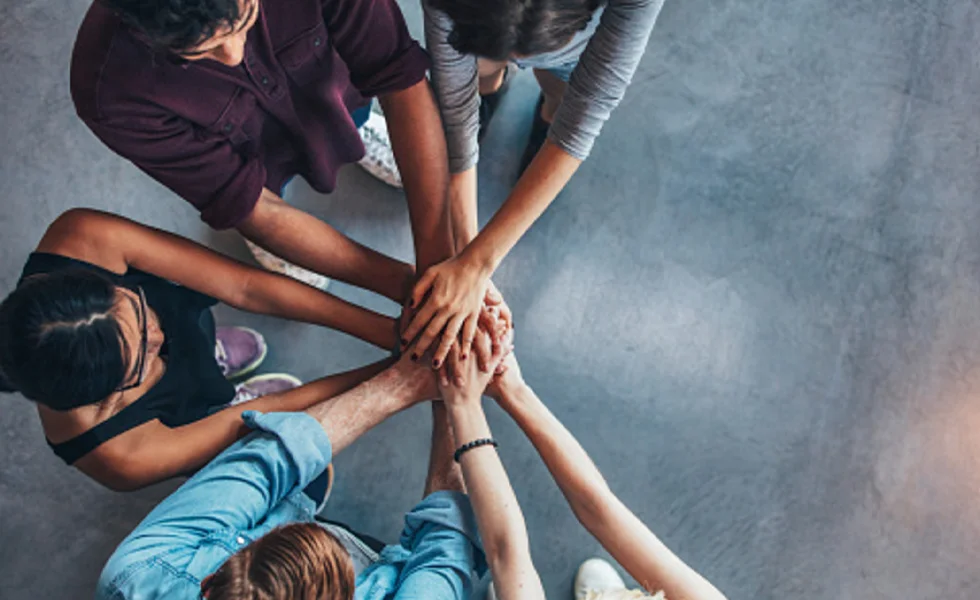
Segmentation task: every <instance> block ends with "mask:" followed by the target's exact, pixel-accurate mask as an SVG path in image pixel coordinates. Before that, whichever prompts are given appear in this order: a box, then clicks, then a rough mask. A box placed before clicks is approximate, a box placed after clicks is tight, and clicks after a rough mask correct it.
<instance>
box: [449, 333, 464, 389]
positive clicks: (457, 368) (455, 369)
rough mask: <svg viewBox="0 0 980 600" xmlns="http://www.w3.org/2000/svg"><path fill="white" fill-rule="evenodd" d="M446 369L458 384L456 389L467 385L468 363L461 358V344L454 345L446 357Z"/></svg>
mask: <svg viewBox="0 0 980 600" xmlns="http://www.w3.org/2000/svg"><path fill="white" fill-rule="evenodd" d="M446 369H448V370H449V372H450V374H451V375H452V376H453V380H454V381H455V383H456V387H460V388H461V387H463V386H464V385H466V363H464V362H463V360H462V358H460V351H459V344H458V343H457V344H453V345H452V348H451V349H450V350H449V356H447V357H446Z"/></svg>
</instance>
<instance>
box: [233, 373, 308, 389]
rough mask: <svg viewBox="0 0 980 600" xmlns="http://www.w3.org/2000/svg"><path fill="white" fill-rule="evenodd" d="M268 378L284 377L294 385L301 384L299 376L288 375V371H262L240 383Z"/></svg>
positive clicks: (244, 383) (245, 383)
mask: <svg viewBox="0 0 980 600" xmlns="http://www.w3.org/2000/svg"><path fill="white" fill-rule="evenodd" d="M268 379H285V380H286V381H289V382H290V383H292V384H294V385H295V387H299V386H301V385H303V380H301V379H300V378H299V377H295V376H293V375H290V374H289V373H264V374H262V375H256V376H255V377H250V378H248V379H247V380H245V381H243V382H242V385H247V384H249V383H252V382H259V381H266V380H268Z"/></svg>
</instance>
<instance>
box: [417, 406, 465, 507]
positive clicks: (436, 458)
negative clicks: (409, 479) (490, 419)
mask: <svg viewBox="0 0 980 600" xmlns="http://www.w3.org/2000/svg"><path fill="white" fill-rule="evenodd" d="M455 450H456V443H455V441H454V439H453V432H452V428H451V425H450V423H449V413H448V411H447V410H446V405H445V404H443V403H442V402H433V403H432V447H431V449H430V451H429V473H428V475H427V476H426V479H425V492H424V495H425V496H428V495H429V494H431V493H433V492H437V491H439V490H451V491H456V492H465V491H466V485H464V483H463V472H462V471H461V470H460V468H459V465H458V464H456V461H455V460H453V453H454V452H455Z"/></svg>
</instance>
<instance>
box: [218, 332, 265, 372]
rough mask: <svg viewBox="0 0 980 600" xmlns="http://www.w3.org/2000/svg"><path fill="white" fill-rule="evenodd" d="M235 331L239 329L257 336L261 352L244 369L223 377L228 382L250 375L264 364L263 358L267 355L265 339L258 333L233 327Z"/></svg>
mask: <svg viewBox="0 0 980 600" xmlns="http://www.w3.org/2000/svg"><path fill="white" fill-rule="evenodd" d="M235 329H240V330H242V331H247V332H249V333H251V334H253V335H256V336H258V338H259V339H260V340H262V352H260V353H259V356H258V358H256V359H255V360H253V361H252V362H251V363H249V364H248V365H246V366H245V367H243V368H241V369H239V370H238V371H235V372H234V373H229V374H228V375H226V376H225V379H227V380H228V381H233V380H235V379H241V378H242V377H245V376H247V375H250V374H251V373H252V372H254V371H255V370H256V369H258V368H259V367H260V366H262V363H263V362H265V358H266V357H267V356H268V355H269V344H267V343H266V342H265V337H264V336H263V335H262V334H261V333H259V332H258V331H255V330H254V329H252V328H251V327H235Z"/></svg>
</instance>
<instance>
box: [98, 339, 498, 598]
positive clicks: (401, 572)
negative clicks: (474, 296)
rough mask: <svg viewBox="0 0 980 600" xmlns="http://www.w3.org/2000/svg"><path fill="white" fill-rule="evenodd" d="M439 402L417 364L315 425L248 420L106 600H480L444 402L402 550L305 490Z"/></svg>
mask: <svg viewBox="0 0 980 600" xmlns="http://www.w3.org/2000/svg"><path fill="white" fill-rule="evenodd" d="M471 362H472V361H471ZM437 394H438V390H437V389H436V382H435V377H434V374H433V373H432V371H431V370H430V369H428V368H425V367H422V366H419V365H417V364H415V363H414V362H412V361H411V360H409V359H407V358H405V359H402V360H400V361H398V362H397V363H396V364H395V365H393V366H392V367H391V368H389V369H387V370H385V371H383V372H382V373H380V374H378V375H376V376H375V377H374V378H372V379H370V380H368V381H366V382H364V383H362V384H361V385H359V386H357V387H355V388H353V389H352V390H350V391H348V392H345V393H343V394H341V395H339V396H337V397H335V398H331V399H327V400H323V401H321V402H319V403H317V404H314V405H313V406H311V407H310V408H308V409H307V410H306V411H304V412H298V413H259V412H255V411H248V412H245V413H244V414H243V415H242V418H243V426H246V427H249V428H251V429H252V430H253V433H251V434H250V435H248V436H247V437H245V438H244V439H242V440H240V441H239V442H237V443H235V444H234V445H232V446H231V447H230V448H228V449H227V450H225V451H224V452H222V453H221V454H220V455H219V456H218V457H217V458H215V459H214V460H213V461H212V462H211V463H210V464H208V465H207V466H206V467H204V468H203V469H201V470H200V471H198V472H197V473H196V474H195V475H194V476H193V477H191V478H190V479H189V480H188V481H187V482H186V483H184V485H182V486H181V487H180V488H179V489H178V490H177V491H175V492H174V493H173V494H171V495H170V496H169V497H168V498H166V499H165V500H164V501H163V502H161V503H160V505H159V506H157V507H156V508H155V509H154V510H153V511H152V512H150V514H149V515H147V517H146V518H145V519H144V520H143V521H142V522H141V523H140V524H139V525H138V526H137V527H136V529H135V530H134V531H133V532H132V533H131V534H129V536H127V537H126V539H124V540H123V541H122V543H121V544H120V545H119V547H118V548H117V549H116V551H115V552H114V553H113V555H112V556H111V557H110V558H109V561H108V563H107V564H106V566H105V568H104V569H103V571H102V575H101V577H100V579H99V584H98V589H97V592H96V596H95V597H96V599H97V600H110V599H111V600H123V599H125V600H136V599H140V600H150V599H155V598H160V599H164V598H166V599H167V600H182V599H187V600H190V599H196V598H202V597H203V598H206V599H207V600H255V599H257V598H262V599H264V600H296V599H299V598H311V599H312V598H315V599H316V600H351V599H352V598H357V599H359V600H383V599H388V598H400V599H408V598H418V599H423V598H424V599H426V600H464V599H465V600H468V599H469V598H470V594H471V592H472V588H473V583H474V581H476V579H477V578H478V577H480V576H482V574H483V573H484V572H485V570H486V561H485V558H484V555H483V552H482V550H481V546H480V543H479V540H478V537H477V532H476V524H475V520H474V517H473V513H472V509H471V507H470V501H469V499H468V497H467V496H466V494H465V493H464V488H463V483H462V477H461V475H460V473H459V467H458V466H457V465H455V463H454V462H453V450H454V447H453V445H452V437H451V434H450V433H449V429H448V423H447V417H446V414H445V409H444V408H443V407H442V406H441V403H433V429H432V449H431V454H430V462H429V473H428V477H427V480H426V484H425V492H424V499H423V500H422V502H421V503H420V504H418V505H417V506H416V507H415V508H413V509H412V510H411V511H409V512H408V514H406V515H405V528H404V530H403V532H402V534H401V539H400V541H399V543H397V544H394V545H391V546H387V547H385V548H383V549H381V550H380V552H378V553H376V552H375V551H374V550H373V549H372V548H371V546H372V544H371V543H370V541H366V540H364V539H363V538H362V537H361V536H359V535H357V534H354V533H353V532H351V531H350V530H349V529H346V528H344V527H339V526H336V525H330V524H327V523H325V522H323V521H321V520H320V519H318V517H317V512H318V509H317V505H318V504H319V503H321V502H322V500H323V494H322V493H321V494H311V493H310V492H309V491H308V489H307V487H308V485H309V484H310V483H311V482H313V481H314V480H316V479H317V478H318V477H320V476H322V473H323V472H324V470H325V469H326V468H327V465H329V464H330V462H331V460H332V459H333V457H334V456H335V455H337V454H338V453H340V452H341V451H342V450H343V449H345V448H346V447H347V446H349V445H350V444H351V443H352V442H353V441H354V440H356V439H357V438H358V437H359V436H361V435H362V434H364V433H365V432H366V431H368V430H369V429H371V428H372V427H374V426H375V425H377V424H378V423H380V422H381V421H383V420H384V419H385V418H387V417H388V416H390V415H392V414H394V413H396V412H398V411H400V410H403V409H405V408H408V407H409V406H412V405H413V404H416V403H418V402H420V401H424V400H430V399H433V398H435V397H436V396H437Z"/></svg>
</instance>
